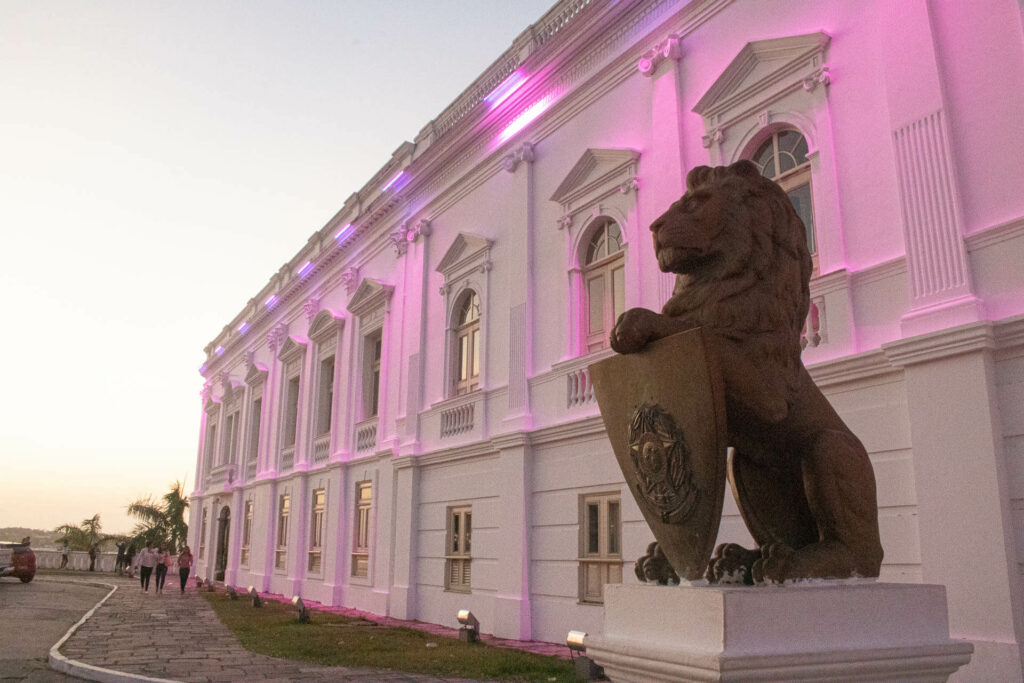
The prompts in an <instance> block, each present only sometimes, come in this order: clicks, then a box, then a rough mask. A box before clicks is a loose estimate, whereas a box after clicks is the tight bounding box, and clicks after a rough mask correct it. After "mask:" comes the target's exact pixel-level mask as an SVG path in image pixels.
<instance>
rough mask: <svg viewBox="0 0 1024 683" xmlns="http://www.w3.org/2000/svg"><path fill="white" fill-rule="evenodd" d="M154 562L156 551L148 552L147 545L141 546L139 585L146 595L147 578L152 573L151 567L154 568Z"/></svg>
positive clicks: (147, 587)
mask: <svg viewBox="0 0 1024 683" xmlns="http://www.w3.org/2000/svg"><path fill="white" fill-rule="evenodd" d="M156 562H157V553H156V549H155V548H154V549H152V550H150V548H149V546H148V545H145V546H143V547H142V552H140V553H139V583H140V584H141V586H142V590H143V591H144V592H146V593H148V592H149V577H150V575H152V573H153V567H155V566H156Z"/></svg>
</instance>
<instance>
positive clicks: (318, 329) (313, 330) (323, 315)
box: [308, 309, 345, 344]
mask: <svg viewBox="0 0 1024 683" xmlns="http://www.w3.org/2000/svg"><path fill="white" fill-rule="evenodd" d="M344 326H345V319H344V318H343V317H341V316H336V315H334V313H332V312H331V311H329V310H327V309H324V310H322V311H320V312H319V313H317V314H316V317H315V318H313V322H311V323H310V324H309V333H308V336H309V338H310V339H312V340H313V341H315V342H316V343H317V344H323V343H324V342H327V341H330V339H331V337H333V336H334V335H336V334H338V333H339V332H341V329H342V328H343V327H344Z"/></svg>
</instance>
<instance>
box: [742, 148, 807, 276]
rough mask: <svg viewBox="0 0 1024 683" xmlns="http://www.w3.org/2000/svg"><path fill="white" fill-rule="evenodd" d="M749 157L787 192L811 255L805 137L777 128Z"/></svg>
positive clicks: (763, 172) (765, 174)
mask: <svg viewBox="0 0 1024 683" xmlns="http://www.w3.org/2000/svg"><path fill="white" fill-rule="evenodd" d="M753 161H754V163H755V164H757V165H758V166H759V167H760V168H761V175H763V176H764V177H766V178H771V179H772V180H774V181H775V182H777V183H778V184H779V186H780V187H782V189H783V190H785V191H786V194H787V195H789V201H791V202H792V203H793V208H794V209H796V215H798V216H800V220H802V221H803V222H804V226H805V227H806V229H807V250H808V251H809V252H811V255H812V256H813V255H814V254H816V253H817V251H818V248H817V247H818V245H817V240H816V239H815V237H814V207H813V205H812V204H811V162H810V160H808V158H807V138H805V137H804V136H803V135H802V134H801V133H800V132H799V131H795V130H792V129H786V130H780V131H778V132H776V133H773V134H772V136H771V137H770V138H768V139H767V140H765V141H764V142H763V143H762V144H761V146H760V147H758V148H757V152H756V153H755V154H754V159H753ZM815 267H817V259H815Z"/></svg>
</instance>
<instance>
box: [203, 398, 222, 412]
mask: <svg viewBox="0 0 1024 683" xmlns="http://www.w3.org/2000/svg"><path fill="white" fill-rule="evenodd" d="M219 409H220V403H218V402H217V401H214V400H213V399H212V398H207V399H206V403H204V404H203V411H204V412H206V414H207V415H213V414H215V413H216V412H217V411H218V410H219Z"/></svg>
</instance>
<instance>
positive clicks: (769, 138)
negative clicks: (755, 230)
mask: <svg viewBox="0 0 1024 683" xmlns="http://www.w3.org/2000/svg"><path fill="white" fill-rule="evenodd" d="M783 133H796V134H797V135H799V136H800V138H801V139H802V140H803V144H804V146H805V147H806V148H807V150H808V151H807V152H805V153H804V161H803V162H801V163H797V164H796V165H795V166H794V167H793V168H790V169H787V170H785V171H779V169H780V168H781V167H782V165H781V164H780V163H779V162H780V159H781V154H783V153H788V152H783V151H781V150H780V145H779V136H780V135H782V134H783ZM769 144H770V145H771V147H772V164H773V165H774V167H775V174H774V175H771V176H769V175H767V174H765V172H764V168H761V175H762V176H764V177H765V178H768V179H769V180H772V181H774V182H775V183H776V184H778V186H779V187H781V188H782V191H783V192H785V193H786V196H787V197H788V196H789V193H790V192H792V191H794V190H797V189H799V188H801V187H803V186H805V185H806V186H807V195H808V198H809V201H810V211H809V213H810V218H811V224H810V225H807V222H806V221H803V220H802V219H803V217H802V216H801V221H802V222H803V223H804V230H805V235H806V236H805V239H806V244H807V250H808V252H809V253H810V255H811V261H812V265H813V268H812V270H811V277H815V276H817V275H818V241H819V240H818V233H817V230H818V228H817V223H818V221H817V217H816V216H815V213H814V177H813V176H814V174H813V167H812V163H811V159H810V157H809V156H808V155H809V154H810V140H808V138H807V136H806V135H805V134H804V132H803V131H801V130H800V129H799V128H797V127H796V126H792V125H788V124H783V125H776V126H769V127H768V128H766V129H764V130H763V131H761V133H760V135H758V136H757V137H756V138H754V141H753V144H750V145H749V146H748V149H749V150H750V153H749V157H748V158H749V159H750V160H751V161H753V162H754V164H756V165H758V166H759V167H760V166H761V164H759V163H758V156H759V153H760V152H761V151H762V150H763V149H764V148H765V146H767V145H769ZM790 201H791V202H792V199H791V200H790ZM793 208H794V210H796V207H795V206H794V207H793ZM797 215H798V216H799V215H800V212H799V211H797Z"/></svg>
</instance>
